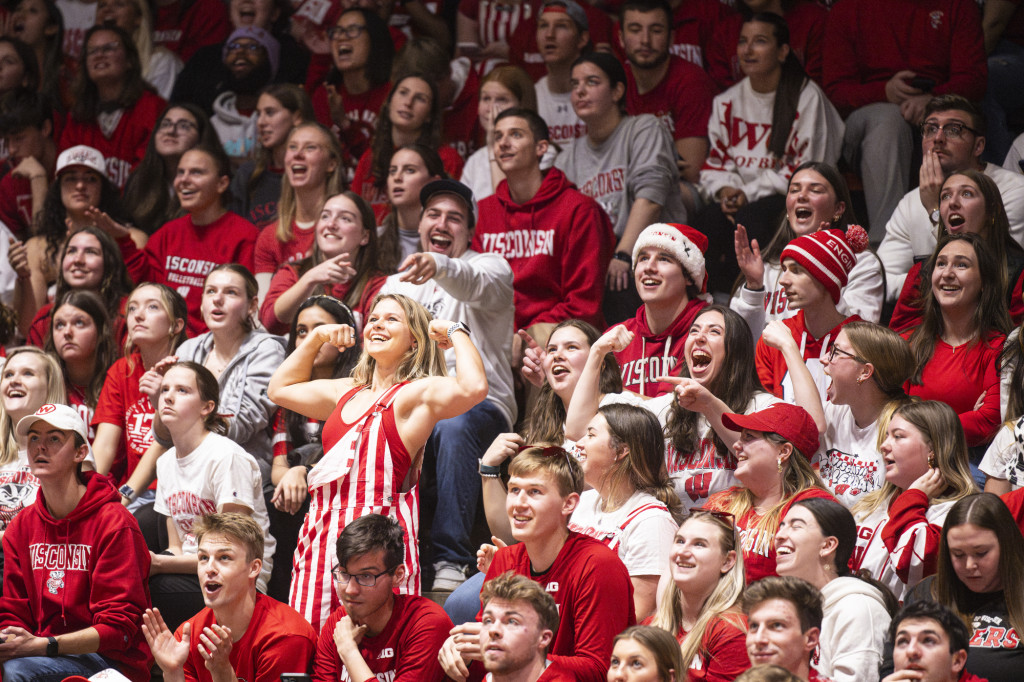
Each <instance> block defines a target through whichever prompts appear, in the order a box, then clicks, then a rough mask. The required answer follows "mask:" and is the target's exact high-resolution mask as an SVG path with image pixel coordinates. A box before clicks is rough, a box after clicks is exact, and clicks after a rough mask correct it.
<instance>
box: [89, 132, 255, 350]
mask: <svg viewBox="0 0 1024 682" xmlns="http://www.w3.org/2000/svg"><path fill="white" fill-rule="evenodd" d="M230 183H231V163H230V161H228V157H227V155H226V154H225V153H224V149H223V148H222V147H220V146H217V147H195V148H193V149H190V150H188V151H187V152H185V153H184V155H182V157H181V161H180V162H179V163H178V172H177V175H176V176H175V178H174V191H175V192H176V193H177V195H178V201H179V202H180V203H181V208H182V209H183V210H184V211H185V215H183V216H182V217H181V218H176V219H175V220H172V221H170V222H168V223H165V224H164V226H163V227H161V228H160V229H159V230H157V232H156V234H154V235H153V236H152V238H151V239H150V240H149V241H148V242H147V243H146V248H145V250H143V251H140V250H139V249H137V248H136V247H135V245H134V244H132V243H131V241H130V240H128V239H127V238H126V230H125V228H124V226H123V225H118V224H116V223H114V221H112V220H110V219H109V216H104V215H99V216H98V217H99V218H100V221H99V224H100V226H101V227H102V228H103V229H104V230H106V231H107V232H108V233H110V234H111V235H112V236H114V237H115V238H117V240H118V246H119V247H120V248H121V254H122V255H123V256H124V261H125V265H126V266H127V267H128V274H130V275H131V276H132V279H134V280H135V281H136V282H156V283H157V284H168V285H169V286H173V287H174V288H176V289H177V291H178V293H179V294H181V295H182V297H183V298H184V299H185V302H186V303H187V304H188V330H189V332H190V333H191V334H201V333H203V332H205V331H206V329H207V327H206V323H205V322H204V321H203V318H202V312H201V310H200V305H201V303H202V298H203V283H204V282H203V276H205V275H206V273H208V272H210V271H211V270H212V269H213V268H215V267H217V266H218V265H223V264H225V263H239V264H241V265H242V266H243V267H245V268H248V269H250V271H251V269H252V267H253V249H254V248H255V246H256V235H257V233H256V228H255V227H254V226H253V224H252V223H250V222H249V221H247V220H245V219H243V218H241V217H239V216H238V215H237V214H235V213H232V212H231V211H229V210H227V209H226V208H224V203H225V193H226V192H227V189H228V185H229V184H230Z"/></svg>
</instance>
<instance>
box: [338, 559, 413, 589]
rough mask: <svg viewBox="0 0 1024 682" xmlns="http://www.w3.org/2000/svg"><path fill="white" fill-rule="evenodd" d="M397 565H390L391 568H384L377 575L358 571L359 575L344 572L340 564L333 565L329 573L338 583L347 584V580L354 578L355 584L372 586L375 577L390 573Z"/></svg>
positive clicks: (375, 580)
mask: <svg viewBox="0 0 1024 682" xmlns="http://www.w3.org/2000/svg"><path fill="white" fill-rule="evenodd" d="M399 565H401V564H398V565H395V566H392V567H391V568H387V569H384V570H383V571H381V572H380V573H378V574H377V575H374V574H372V573H360V574H359V575H352V574H351V573H346V572H345V571H343V570H341V566H335V567H334V568H332V569H331V575H332V576H334V582H336V583H338V584H339V585H348V581H349V580H351V579H352V578H355V580H356V584H357V585H360V586H362V587H373V586H374V585H376V584H377V578H379V577H381V576H382V575H387V574H389V573H391V572H392V571H394V570H395V569H396V568H398V566H399Z"/></svg>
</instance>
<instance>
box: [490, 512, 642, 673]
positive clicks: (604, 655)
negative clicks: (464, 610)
mask: <svg viewBox="0 0 1024 682" xmlns="http://www.w3.org/2000/svg"><path fill="white" fill-rule="evenodd" d="M509 570H511V571H512V572H514V573H516V574H518V575H524V576H527V577H529V578H531V579H533V580H535V581H536V582H538V583H540V584H541V585H543V586H544V590H545V591H546V592H547V593H548V594H550V595H551V596H552V597H553V598H554V600H555V604H557V605H558V617H559V622H558V632H556V633H555V639H554V641H553V642H552V643H551V646H550V647H549V649H548V658H550V659H551V660H553V661H555V662H556V663H558V664H559V665H561V666H562V667H563V668H564V669H566V670H568V671H571V672H572V673H573V674H575V675H576V679H577V680H580V681H583V682H585V681H588V680H592V681H593V682H602V681H603V680H604V679H605V673H606V672H607V671H608V661H609V660H610V659H611V655H612V640H613V639H614V638H615V635H617V634H619V633H620V632H622V631H623V630H625V629H626V628H627V627H629V626H630V625H635V624H636V615H635V613H634V612H633V584H632V583H631V582H630V580H629V574H628V573H627V571H626V567H625V565H623V563H622V560H621V559H619V556H618V554H616V553H615V552H613V551H612V550H610V549H608V548H607V547H605V546H604V545H603V544H602V543H600V542H599V541H597V540H594V539H593V538H588V537H586V536H583V535H580V534H579V533H573V532H570V533H569V538H568V539H567V540H566V541H565V544H564V545H563V546H562V549H561V550H559V552H558V556H557V557H555V561H554V563H553V564H551V567H550V568H548V570H546V571H544V572H543V573H540V574H537V573H534V572H533V569H532V566H531V564H530V556H529V555H528V554H527V553H526V545H525V544H524V543H519V544H517V545H512V546H511V547H503V548H501V549H499V550H498V552H497V554H495V555H494V561H492V562H491V567H490V568H489V569H487V577H486V579H485V581H484V582H486V581H487V580H491V579H492V578H495V577H497V576H499V575H501V574H502V573H504V572H505V571H509ZM479 618H480V616H479V615H478V616H477V619H479Z"/></svg>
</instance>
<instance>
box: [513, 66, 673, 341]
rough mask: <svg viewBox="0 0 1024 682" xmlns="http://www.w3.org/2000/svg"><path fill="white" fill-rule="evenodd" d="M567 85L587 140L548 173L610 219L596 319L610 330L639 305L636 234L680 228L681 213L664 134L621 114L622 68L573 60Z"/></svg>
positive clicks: (650, 122) (647, 119)
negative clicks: (558, 174) (612, 242)
mask: <svg viewBox="0 0 1024 682" xmlns="http://www.w3.org/2000/svg"><path fill="white" fill-rule="evenodd" d="M572 84H573V94H572V104H573V110H574V111H576V114H577V115H578V116H579V117H580V118H581V119H583V122H584V123H586V124H587V136H586V138H582V137H581V138H578V139H576V140H575V141H573V143H572V144H570V145H568V146H566V147H565V148H564V149H563V150H562V152H561V153H560V154H559V155H558V157H557V158H556V159H555V166H556V167H557V168H559V169H560V170H561V171H563V172H564V173H565V176H566V178H568V180H569V182H572V183H574V184H575V185H576V186H577V187H579V188H580V191H581V192H582V193H583V194H586V195H587V196H589V197H592V198H593V199H595V200H596V201H597V202H598V204H600V206H601V208H603V209H604V210H605V212H606V213H607V214H608V217H609V218H610V220H611V224H612V228H613V231H614V233H615V238H616V239H617V240H618V241H617V244H616V246H615V248H614V253H615V254H616V256H615V258H614V259H612V261H611V262H610V263H609V265H608V275H607V287H606V290H605V295H604V316H605V318H606V319H607V321H608V322H609V323H610V324H615V323H618V322H622V321H623V320H626V319H629V318H630V317H632V316H633V314H634V312H635V311H636V309H637V308H638V307H639V306H640V303H641V301H640V300H639V298H638V296H637V295H636V292H635V291H634V290H633V289H634V285H633V283H632V281H631V278H630V276H629V274H630V273H629V269H630V268H629V266H630V264H631V260H632V254H633V246H634V244H635V243H636V239H637V237H638V236H639V235H640V232H641V231H642V230H643V229H644V228H645V227H647V226H648V225H650V224H652V223H657V222H681V221H684V220H685V219H686V209H685V208H684V207H683V200H682V195H681V194H680V192H679V181H678V180H679V174H678V172H677V171H676V169H675V150H674V148H673V146H672V138H671V136H670V135H669V134H668V131H667V130H665V127H664V126H663V125H661V124H660V123H659V122H658V120H657V119H656V118H654V117H653V116H649V115H647V114H644V115H641V116H627V115H625V114H624V113H623V110H622V105H623V104H624V102H625V97H626V72H625V71H624V70H623V68H622V64H620V63H619V62H618V61H617V60H616V59H615V58H614V57H612V56H611V55H609V54H603V53H591V54H588V55H586V56H583V57H580V58H579V59H578V60H577V61H576V63H575V64H574V65H573V67H572ZM506 175H507V173H506ZM610 178H615V180H614V181H609V179H610ZM603 262H604V261H597V264H598V266H600V265H601V264H602V263H603Z"/></svg>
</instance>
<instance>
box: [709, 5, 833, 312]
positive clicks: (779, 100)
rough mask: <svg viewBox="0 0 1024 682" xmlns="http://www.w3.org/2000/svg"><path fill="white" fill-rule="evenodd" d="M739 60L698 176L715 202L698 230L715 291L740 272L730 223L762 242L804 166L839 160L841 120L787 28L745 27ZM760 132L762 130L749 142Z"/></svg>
mask: <svg viewBox="0 0 1024 682" xmlns="http://www.w3.org/2000/svg"><path fill="white" fill-rule="evenodd" d="M737 54H739V55H740V57H741V63H740V66H741V68H742V69H743V73H744V75H745V76H746V78H744V79H743V80H742V81H740V82H739V83H737V84H736V85H734V86H732V87H731V88H729V89H728V90H726V91H725V92H723V93H722V94H721V95H719V96H718V97H716V98H715V101H714V104H713V105H712V112H711V120H710V121H709V123H708V137H709V138H710V143H711V152H710V153H709V154H708V159H707V162H706V163H705V164H704V168H703V169H702V170H701V172H700V185H701V190H702V192H703V193H704V194H705V195H706V196H708V197H711V198H712V199H713V200H714V202H715V203H712V204H711V205H710V206H708V208H707V209H705V211H704V213H703V214H702V215H701V216H700V219H699V221H698V226H699V228H700V230H701V231H702V232H703V233H704V234H706V235H707V236H708V241H709V242H710V245H709V246H710V253H709V256H708V260H709V262H711V263H713V264H714V266H713V267H712V268H710V270H711V271H712V272H714V273H715V280H714V281H712V282H711V283H710V287H709V288H710V289H711V290H712V291H716V292H717V291H726V292H727V291H730V290H731V288H732V283H733V281H734V280H735V279H736V276H737V275H738V274H739V272H738V268H736V267H734V266H733V265H732V255H733V253H734V243H735V238H734V236H733V229H732V228H733V225H734V224H742V225H744V226H745V228H746V231H747V235H748V236H749V237H751V238H753V239H757V240H758V243H767V242H768V238H769V237H770V236H771V235H772V234H773V233H774V232H775V229H776V226H777V224H778V223H777V220H778V216H779V214H781V213H782V212H783V208H784V207H785V203H786V199H785V197H784V196H783V195H782V193H783V192H785V191H786V190H787V188H788V184H789V180H790V178H791V177H792V175H793V173H794V172H795V170H796V168H797V167H798V166H799V165H800V164H802V163H803V162H805V161H822V162H824V163H828V164H834V163H835V162H836V161H837V160H838V159H839V153H840V149H841V142H842V134H843V122H842V119H840V117H839V114H838V112H836V110H835V107H833V106H832V104H831V103H830V102H829V101H828V98H827V97H825V93H824V92H822V90H821V88H820V87H818V85H817V83H815V82H814V81H812V80H810V79H809V78H808V77H807V74H806V73H805V72H804V70H803V67H802V66H800V62H799V61H798V60H797V58H796V55H795V54H794V53H793V51H792V48H791V46H790V44H789V27H788V26H787V25H786V21H785V20H784V19H782V18H781V17H779V16H778V15H777V14H773V13H771V12H763V13H757V14H754V15H752V16H751V17H750V18H749V19H748V20H746V21H745V22H744V23H743V29H742V31H741V33H740V36H739V43H738V45H737ZM758 129H760V130H761V131H763V132H762V133H761V134H760V135H758V136H757V138H756V142H754V141H752V140H754V137H751V136H754V135H756V133H755V132H754V131H757V130H758Z"/></svg>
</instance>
